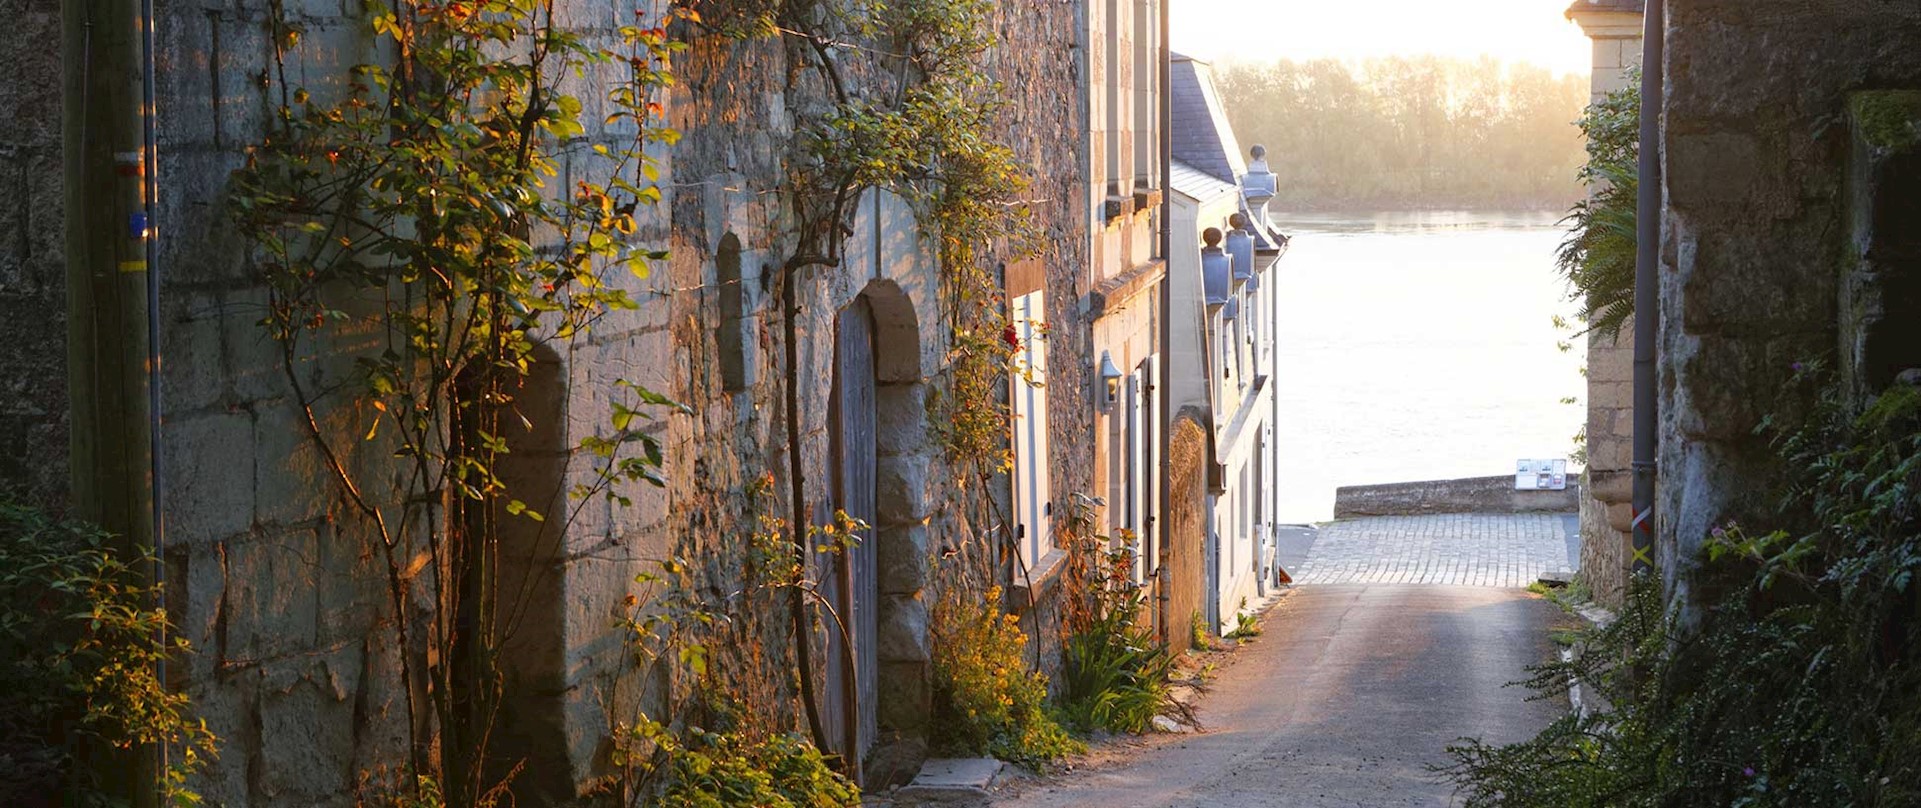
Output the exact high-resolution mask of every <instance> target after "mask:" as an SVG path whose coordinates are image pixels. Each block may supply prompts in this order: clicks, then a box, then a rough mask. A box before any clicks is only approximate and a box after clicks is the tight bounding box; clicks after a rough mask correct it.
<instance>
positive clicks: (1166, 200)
mask: <svg viewBox="0 0 1921 808" xmlns="http://www.w3.org/2000/svg"><path fill="white" fill-rule="evenodd" d="M1172 3H1173V0H1161V2H1160V7H1161V8H1160V11H1161V42H1160V44H1161V48H1160V54H1159V58H1160V62H1161V63H1160V92H1159V93H1158V94H1157V95H1156V96H1155V100H1156V101H1157V102H1158V104H1157V106H1159V107H1160V109H1159V110H1158V112H1159V117H1160V130H1161V131H1160V166H1159V169H1160V175H1161V177H1160V180H1161V233H1160V236H1161V267H1162V269H1163V271H1162V272H1161V290H1160V291H1161V294H1160V298H1161V301H1160V309H1161V311H1160V315H1161V316H1160V320H1161V321H1160V329H1159V331H1160V333H1159V334H1158V335H1157V336H1158V338H1159V340H1160V354H1161V357H1160V360H1159V361H1157V362H1155V363H1154V372H1155V375H1156V376H1157V377H1158V378H1156V379H1155V380H1154V384H1155V385H1157V386H1159V388H1160V389H1159V390H1158V391H1157V392H1158V395H1156V396H1155V397H1154V400H1155V402H1156V403H1157V404H1159V405H1160V413H1159V416H1158V417H1159V418H1160V419H1161V422H1160V426H1159V428H1157V429H1155V430H1154V434H1155V436H1156V437H1157V438H1158V439H1159V442H1160V446H1159V447H1158V448H1159V450H1160V458H1161V468H1160V478H1161V479H1160V489H1161V495H1160V496H1159V497H1157V498H1156V499H1157V500H1158V501H1157V502H1155V503H1154V504H1155V511H1156V513H1155V514H1154V530H1155V531H1156V532H1155V534H1154V535H1155V536H1156V537H1157V538H1158V539H1160V541H1158V542H1156V545H1157V546H1158V549H1159V551H1160V555H1161V557H1160V558H1157V559H1154V564H1155V566H1156V568H1158V569H1159V570H1161V574H1160V575H1158V576H1156V577H1157V578H1158V579H1159V583H1160V586H1159V587H1158V588H1159V589H1160V597H1159V602H1158V603H1157V604H1156V606H1157V609H1156V611H1157V612H1158V614H1157V615H1156V618H1157V619H1156V620H1155V621H1154V623H1155V627H1156V628H1158V629H1159V630H1160V637H1161V643H1162V644H1167V643H1170V642H1171V641H1172V638H1173V632H1172V631H1170V630H1169V628H1168V627H1169V626H1171V625H1173V623H1172V622H1171V621H1170V620H1169V615H1168V613H1167V610H1168V608H1169V606H1168V604H1169V603H1171V602H1172V601H1171V595H1170V593H1169V592H1168V590H1169V589H1170V588H1172V586H1173V582H1174V575H1173V571H1172V570H1169V569H1168V568H1167V564H1166V563H1165V562H1166V559H1167V556H1168V555H1169V554H1170V553H1169V548H1170V547H1171V546H1172V541H1171V540H1172V539H1173V537H1172V536H1170V535H1168V530H1169V529H1171V527H1172V526H1173V524H1174V522H1173V518H1172V513H1173V508H1172V507H1171V506H1170V504H1169V502H1170V501H1171V500H1172V499H1173V496H1172V495H1173V493H1174V487H1173V482H1174V469H1173V463H1172V462H1171V460H1170V459H1169V457H1168V453H1169V449H1170V447H1172V445H1173V438H1172V437H1171V433H1172V432H1173V431H1174V417H1173V415H1174V408H1173V405H1172V404H1170V403H1169V401H1170V400H1171V398H1172V394H1173V392H1174V388H1173V386H1172V385H1170V384H1169V377H1170V373H1169V371H1168V367H1169V366H1170V365H1172V364H1173V363H1172V362H1171V361H1170V360H1172V359H1173V356H1172V355H1171V354H1170V353H1169V352H1168V346H1169V345H1171V344H1172V343H1173V339H1174V328H1173V318H1172V317H1170V316H1169V315H1171V314H1172V313H1173V311H1174V296H1173V295H1174V293H1173V286H1174V184H1173V183H1172V182H1170V181H1169V180H1170V178H1171V174H1172V171H1171V169H1172V167H1173V165H1174V138H1173V132H1174V105H1173V102H1172V99H1173V97H1174V93H1173V87H1172V85H1173V82H1172V81H1171V80H1170V67H1169V65H1171V64H1172V62H1173V50H1172V48H1171V45H1170V43H1169V41H1168V38H1167V34H1168V7H1169V5H1170V4H1172Z"/></svg>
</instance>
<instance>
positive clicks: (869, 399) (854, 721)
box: [821, 295, 880, 760]
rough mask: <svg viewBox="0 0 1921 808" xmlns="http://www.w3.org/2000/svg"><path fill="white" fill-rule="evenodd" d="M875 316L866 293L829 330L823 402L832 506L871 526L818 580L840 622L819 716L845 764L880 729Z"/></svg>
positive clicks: (832, 635)
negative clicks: (829, 378)
mask: <svg viewBox="0 0 1921 808" xmlns="http://www.w3.org/2000/svg"><path fill="white" fill-rule="evenodd" d="M877 386H878V379H877V378H876V377H875V374H874V318H873V313H872V309H871V307H870V306H869V304H868V302H867V298H866V296H865V295H863V296H861V297H858V298H855V299H854V302H853V303H851V304H849V305H848V306H847V307H846V308H844V309H842V310H841V312H840V315H839V316H838V317H837V318H836V321H835V328H834V387H833V394H832V400H831V403H830V404H829V408H828V411H829V418H828V421H829V429H828V440H829V442H830V444H829V445H830V448H829V452H828V457H829V462H830V463H831V469H832V471H831V475H832V478H831V479H832V483H833V492H834V505H835V507H836V508H838V509H839V510H841V511H845V512H846V513H847V515H848V517H850V518H852V519H854V520H857V521H859V522H861V523H864V524H867V525H870V527H868V528H866V529H863V530H861V531H859V535H858V536H857V539H858V541H856V542H855V543H853V544H852V545H851V546H849V547H847V548H846V549H845V550H844V551H843V552H840V553H837V554H833V555H832V556H831V559H832V561H831V563H830V564H829V565H828V567H829V569H828V570H825V572H827V573H828V574H827V575H825V576H824V578H825V579H826V583H827V586H826V587H825V589H826V592H827V599H828V602H829V603H831V604H833V606H834V609H835V611H836V612H837V613H838V614H839V615H840V620H841V625H839V626H836V625H832V624H831V622H830V624H829V625H828V627H827V637H828V642H827V649H828V651H827V680H828V681H829V682H830V683H831V686H830V687H829V688H828V694H829V702H828V704H829V708H828V709H827V710H826V711H825V713H826V714H825V715H824V716H822V719H821V721H822V724H823V725H824V727H825V729H826V732H827V737H828V741H829V742H830V743H832V744H834V745H835V747H836V748H835V751H837V752H840V753H841V754H842V755H845V756H846V757H847V758H848V759H849V760H858V759H859V758H861V757H864V756H865V755H866V754H867V750H868V749H869V748H870V747H871V746H872V744H873V742H874V737H875V736H876V735H878V734H879V733H878V730H879V720H878V716H879V712H878V705H877V702H876V700H875V695H876V694H875V689H874V687H873V684H874V683H876V682H878V681H879V678H880V676H879V672H880V658H879V656H877V654H876V651H877V645H878V635H879V633H880V631H879V614H880V613H879V608H878V607H879V600H880V588H879V585H878V582H877V578H876V564H875V558H874V555H875V547H874V535H873V534H874V530H873V528H872V527H871V525H873V524H874V521H875V513H874V512H875V507H874V503H875V499H876V497H877V494H878V492H877V490H876V487H875V476H876V473H877V470H876V465H877V462H876V461H877V459H878V449H877V447H876V445H875V435H876V433H877V431H878V425H877V423H876V420H877V415H876V412H875V405H874V400H875V395H876V390H875V388H876V387H877Z"/></svg>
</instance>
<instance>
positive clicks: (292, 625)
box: [223, 529, 319, 660]
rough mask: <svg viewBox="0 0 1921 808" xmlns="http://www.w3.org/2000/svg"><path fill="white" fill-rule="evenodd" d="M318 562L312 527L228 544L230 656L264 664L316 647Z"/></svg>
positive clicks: (228, 648)
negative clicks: (266, 661) (269, 660)
mask: <svg viewBox="0 0 1921 808" xmlns="http://www.w3.org/2000/svg"><path fill="white" fill-rule="evenodd" d="M317 561H318V556H317V554H316V548H315V545H314V531H312V530H310V529H296V530H290V531H285V532H281V533H276V534H271V535H267V536H259V537H249V538H245V539H236V540H233V541H229V542H227V545H226V579H227V594H226V600H227V604H226V620H227V622H226V641H225V643H224V644H223V647H225V648H226V650H227V654H228V656H230V657H232V658H237V659H242V660H261V659H268V658H273V657H278V656H282V655H287V654H298V653H300V652H304V651H309V650H312V649H313V647H314V632H315V628H316V626H317V625H318V621H317V610H318V596H317V587H316V581H315V579H316V577H317V573H318V571H319V570H318V568H317V567H316V562H317Z"/></svg>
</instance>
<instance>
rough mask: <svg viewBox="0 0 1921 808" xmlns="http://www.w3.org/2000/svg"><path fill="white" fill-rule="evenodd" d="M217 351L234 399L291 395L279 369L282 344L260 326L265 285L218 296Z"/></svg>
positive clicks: (243, 399)
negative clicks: (218, 350)
mask: <svg viewBox="0 0 1921 808" xmlns="http://www.w3.org/2000/svg"><path fill="white" fill-rule="evenodd" d="M220 299H221V310H220V318H219V319H220V350H221V361H223V362H224V363H225V367H224V368H223V375H224V377H225V380H226V383H227V384H228V385H229V386H231V388H232V392H233V398H234V400H235V401H236V402H239V403H246V402H253V401H260V400H263V399H275V398H284V397H286V396H287V395H289V394H290V392H291V391H290V390H289V389H288V387H287V377H286V374H285V372H284V371H283V370H282V364H281V346H280V343H279V342H276V341H274V339H273V338H272V337H269V336H268V335H267V330H266V329H265V328H262V327H261V325H260V320H261V318H263V317H265V316H267V291H266V290H265V289H264V288H257V287H256V288H249V289H241V290H233V291H229V292H226V293H224V294H222V295H221V298H220Z"/></svg>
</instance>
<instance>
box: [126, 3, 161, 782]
mask: <svg viewBox="0 0 1921 808" xmlns="http://www.w3.org/2000/svg"><path fill="white" fill-rule="evenodd" d="M153 16H154V15H153V0H140V91H141V92H140V95H141V99H140V100H141V114H140V145H141V151H142V152H144V158H145V159H144V162H145V163H146V167H147V170H146V173H145V175H144V178H143V179H144V183H145V184H144V187H143V188H142V189H141V190H142V194H141V197H142V199H143V201H145V203H146V209H145V210H144V211H143V212H142V213H143V215H144V216H145V217H146V221H145V224H146V228H147V230H146V233H145V235H146V250H145V254H146V259H147V466H148V469H149V472H148V474H149V477H148V479H149V480H150V481H151V482H150V483H149V485H150V487H151V489H152V490H151V491H149V492H148V496H147V502H148V507H149V510H150V513H149V515H148V518H149V519H150V520H152V522H151V525H150V527H149V529H150V530H152V531H153V561H152V562H150V565H151V569H150V571H149V572H148V576H149V580H150V581H152V582H156V583H158V582H162V581H165V580H166V575H167V568H166V561H165V560H164V558H165V556H164V553H165V552H166V547H167V542H166V536H167V521H166V518H165V517H166V513H165V504H166V501H167V500H166V497H167V475H166V467H165V465H164V464H163V463H162V460H163V459H164V457H165V455H164V452H163V450H162V448H161V438H162V437H163V435H164V432H163V428H162V426H161V413H162V412H164V411H165V410H164V409H163V408H162V406H161V400H160V372H161V369H162V365H161V362H160V234H159V230H158V226H157V224H156V222H157V221H158V219H159V216H158V215H157V214H158V212H159V210H160V129H159V120H158V118H159V114H160V106H159V104H158V102H157V101H156V99H155V97H154V96H155V92H154V84H155V81H154V36H153V29H154V19H153ZM153 597H154V603H153V606H154V608H155V609H156V610H158V611H159V612H160V613H161V614H165V613H166V609H167V594H166V592H165V591H164V590H162V589H161V588H159V587H154V595H153ZM153 631H154V640H155V643H156V646H157V647H160V648H165V647H167V645H166V644H167V626H166V624H165V623H161V624H160V625H158V626H155V627H154V630H153ZM154 664H155V667H156V670H155V671H154V673H155V675H156V676H157V677H158V678H159V681H160V686H161V687H167V686H169V684H168V682H167V657H166V655H165V654H162V655H160V659H159V661H158V662H156V663H154ZM152 764H153V765H155V766H157V767H158V769H157V771H156V772H155V775H156V782H155V784H154V785H155V786H156V793H155V794H154V799H153V802H152V803H147V802H143V801H140V800H138V799H136V800H135V803H134V804H135V805H136V806H144V805H149V804H157V803H158V802H159V800H160V798H161V796H162V795H161V794H159V793H157V789H158V788H159V787H160V785H161V784H160V783H159V782H158V778H159V776H161V773H163V772H165V771H166V769H167V765H168V758H167V746H166V744H156V745H155V747H154V750H153V759H152Z"/></svg>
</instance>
